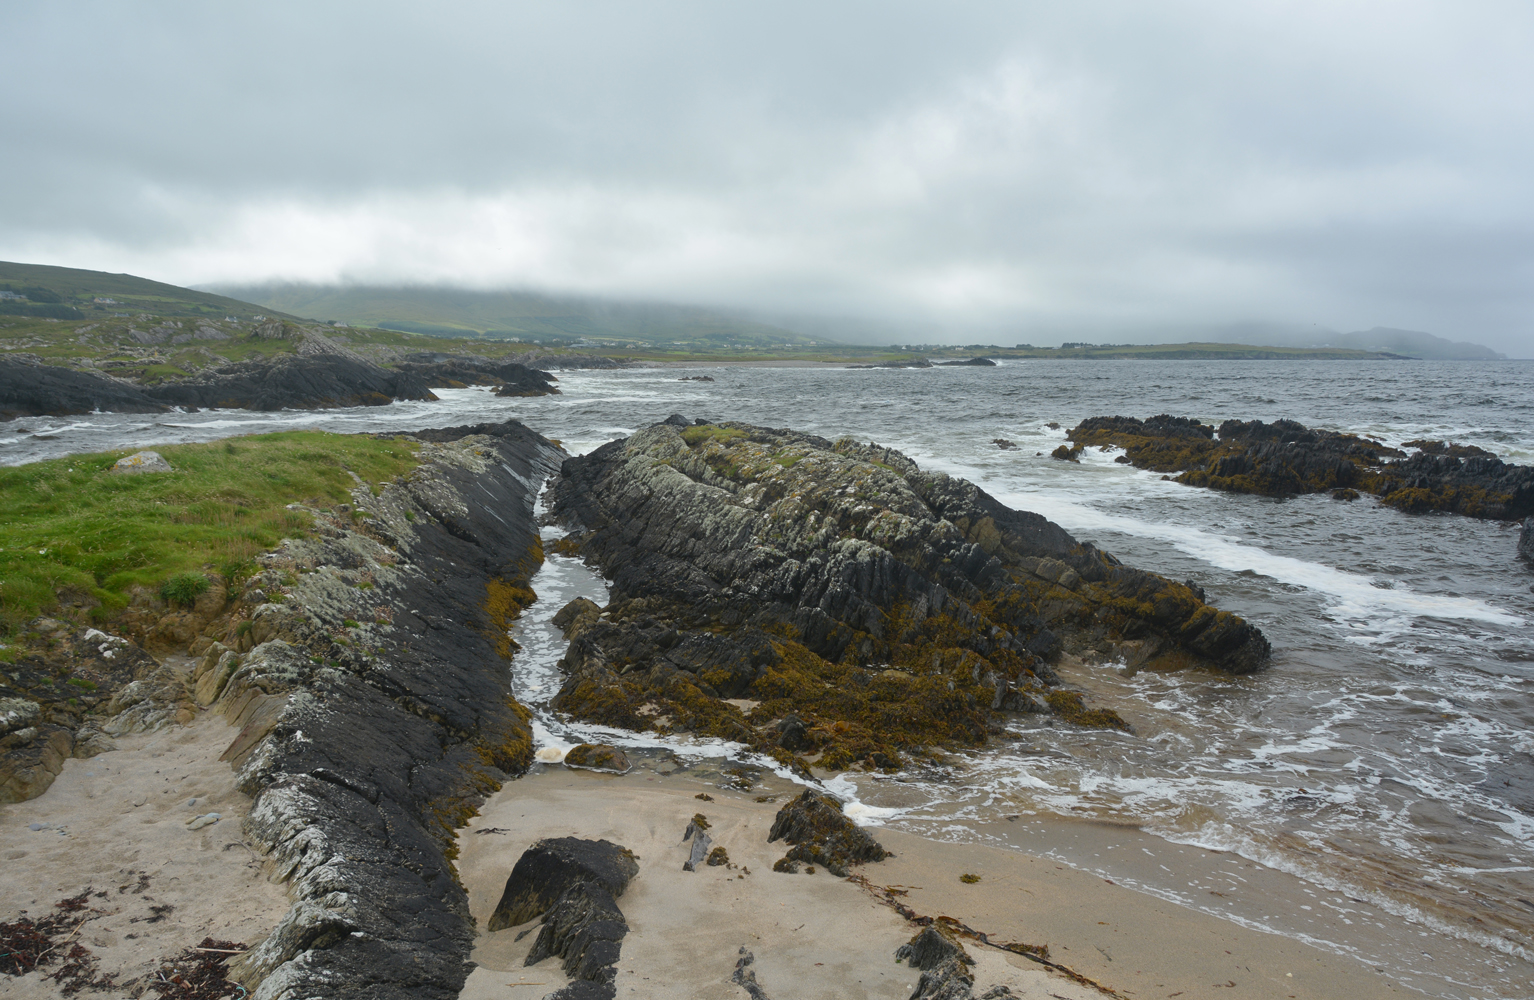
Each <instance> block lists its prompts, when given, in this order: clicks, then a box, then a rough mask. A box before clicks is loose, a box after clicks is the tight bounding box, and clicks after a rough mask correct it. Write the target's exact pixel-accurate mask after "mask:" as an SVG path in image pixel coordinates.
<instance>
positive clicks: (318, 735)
mask: <svg viewBox="0 0 1534 1000" xmlns="http://www.w3.org/2000/svg"><path fill="white" fill-rule="evenodd" d="M422 438H423V441H424V445H423V447H422V448H421V450H420V458H421V464H420V465H419V466H418V467H417V468H416V469H414V470H413V471H412V472H411V473H410V474H409V475H408V476H406V477H404V478H403V479H401V480H399V481H396V482H393V483H389V484H386V485H385V486H384V487H383V488H382V490H381V492H380V493H379V494H378V495H377V496H374V495H373V494H372V493H371V492H370V491H369V489H368V488H367V487H365V486H359V488H358V489H357V490H356V491H355V492H354V494H353V496H354V498H355V507H354V509H353V510H352V511H349V512H347V513H346V514H345V515H337V516H333V517H332V516H330V515H326V514H325V513H324V512H321V511H312V512H311V513H312V514H313V515H314V517H315V522H316V527H315V531H314V533H313V534H312V535H311V536H310V537H307V538H304V539H290V540H288V541H287V542H284V543H283V545H282V546H281V547H280V548H279V549H278V550H276V551H275V552H273V553H270V554H268V555H267V556H264V557H261V559H260V560H259V561H260V563H261V565H262V570H261V571H260V572H259V573H258V574H257V575H256V577H254V578H253V579H252V580H250V581H249V582H248V584H247V588H248V592H249V593H250V594H252V595H254V594H256V593H260V594H263V595H265V597H266V598H267V601H266V603H263V604H260V605H259V606H257V607H256V608H255V610H254V611H253V612H249V613H248V614H247V615H246V616H244V617H242V619H241V621H239V622H238V623H231V624H230V627H229V628H228V630H227V631H226V632H224V633H222V634H221V635H219V636H217V637H216V641H217V642H218V643H221V644H222V645H223V646H224V647H225V649H224V650H222V651H220V650H219V649H217V647H216V646H215V645H213V644H212V643H211V642H210V643H209V644H207V645H205V646H203V647H202V649H201V650H199V652H201V654H202V656H203V661H202V665H200V666H201V668H202V669H203V670H204V674H203V676H204V677H207V676H209V675H210V672H215V671H216V672H221V673H223V674H225V675H226V676H223V677H222V678H221V679H220V680H219V681H218V683H217V684H215V685H210V688H211V687H214V686H216V687H217V694H216V695H215V696H214V701H213V703H212V706H213V709H214V710H216V711H219V712H221V713H222V714H224V715H225V716H226V717H227V718H228V719H229V720H230V721H231V722H232V723H233V724H234V725H235V727H236V728H237V729H238V735H237V736H236V737H235V739H234V740H233V742H232V743H231V744H230V746H229V748H228V750H226V751H225V754H224V758H225V759H226V760H228V761H229V762H230V763H231V765H233V766H234V767H236V768H237V771H238V774H239V787H240V789H241V791H243V792H245V793H246V794H247V795H250V796H251V797H252V798H253V800H254V801H253V803H252V807H251V812H250V817H249V820H248V823H247V829H248V832H249V834H250V835H251V836H252V837H253V838H254V839H255V840H256V841H257V842H258V843H259V845H260V846H261V847H262V848H263V849H264V851H266V852H267V855H268V858H269V861H270V863H271V864H272V865H273V866H274V871H275V877H276V878H278V879H281V880H283V881H286V882H287V883H288V885H289V892H290V894H291V896H292V898H293V900H294V903H293V906H292V908H291V909H290V910H289V912H288V913H287V915H286V916H284V917H283V919H282V920H281V921H280V922H279V924H278V926H277V927H276V928H275V929H274V930H273V931H272V933H271V934H270V935H268V937H267V938H266V939H265V940H263V941H261V942H260V943H258V944H256V945H255V946H254V947H253V948H251V950H250V951H249V952H247V953H246V954H244V955H241V956H240V957H239V958H238V959H237V960H236V961H234V962H232V963H231V966H230V977H231V979H233V980H235V981H237V982H239V983H241V984H242V985H243V986H244V988H245V989H247V990H248V991H250V995H251V996H253V997H257V998H262V1000H275V998H279V997H282V998H286V997H301V996H327V997H369V998H379V997H382V998H391V997H401V998H403V997H426V998H439V997H440V998H447V997H456V996H457V995H458V993H459V991H460V990H461V988H462V985H463V982H464V979H465V977H466V975H467V959H468V954H469V950H470V947H471V945H472V941H473V937H474V929H473V924H472V920H471V918H470V915H469V910H468V905H467V898H466V896H465V894H464V891H463V889H462V887H461V886H460V885H459V884H458V883H457V881H456V879H455V878H454V874H453V868H452V864H451V862H450V860H449V857H448V850H449V848H450V846H451V843H452V836H453V830H454V829H455V828H456V827H457V826H459V825H461V824H462V823H463V822H464V821H465V820H466V819H467V818H468V816H470V815H471V814H472V811H473V809H474V808H475V807H476V805H477V804H478V803H479V802H480V801H482V799H483V797H484V796H485V795H486V794H488V793H489V792H491V791H493V790H494V789H496V788H498V787H499V785H500V783H501V782H502V781H504V780H505V779H506V778H507V777H508V776H510V775H514V774H518V773H520V772H521V771H522V770H525V768H526V767H527V765H528V764H529V763H530V762H531V759H532V742H531V732H530V730H529V728H528V725H527V721H526V720H527V713H526V710H525V709H523V708H522V707H521V706H520V705H518V704H517V703H516V702H515V700H514V699H513V698H512V696H511V692H510V686H509V677H508V670H507V668H506V657H507V656H508V655H510V651H511V650H510V647H509V645H508V644H507V643H506V642H505V639H504V635H505V628H506V625H507V623H508V622H509V620H510V618H511V617H513V616H514V615H515V613H516V612H517V611H518V610H519V608H520V604H521V603H525V602H526V601H527V600H530V599H531V596H530V592H529V591H527V590H526V586H525V581H526V580H527V579H528V577H529V576H530V575H531V573H532V572H533V571H534V570H535V569H536V567H537V565H538V563H539V561H540V559H541V549H540V548H539V546H538V541H537V534H536V529H535V527H534V524H533V517H532V508H533V500H534V497H533V484H536V483H537V482H539V481H540V480H541V479H542V477H543V476H544V475H546V474H547V473H548V472H550V471H551V470H552V468H553V466H554V463H555V462H556V461H557V459H558V457H559V455H560V453H559V452H558V451H557V449H555V448H554V446H552V445H551V444H550V443H549V442H548V441H546V440H545V439H543V438H541V437H539V436H538V435H536V434H534V433H533V432H531V431H529V430H527V429H526V428H525V427H522V426H521V425H520V424H516V423H505V424H494V425H481V426H477V427H463V428H451V429H447V430H442V431H436V432H432V433H430V434H426V435H423V436H422ZM230 652H233V653H235V654H236V655H237V659H230V658H228V657H227V654H228V653H230ZM210 660H211V663H210V662H209V661H210ZM213 675H214V676H217V674H213ZM199 690H202V688H201V685H200V683H199ZM204 694H206V692H204Z"/></svg>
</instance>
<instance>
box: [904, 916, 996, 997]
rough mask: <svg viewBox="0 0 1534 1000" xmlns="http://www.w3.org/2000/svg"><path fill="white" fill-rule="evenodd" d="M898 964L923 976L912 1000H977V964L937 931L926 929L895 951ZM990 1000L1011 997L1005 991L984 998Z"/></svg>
mask: <svg viewBox="0 0 1534 1000" xmlns="http://www.w3.org/2000/svg"><path fill="white" fill-rule="evenodd" d="M895 961H897V962H905V963H906V965H908V966H909V967H910V968H912V969H916V970H917V971H919V972H920V973H921V976H920V977H919V978H918V979H917V982H916V989H915V990H913V991H912V992H911V1000H974V987H975V977H974V974H973V973H971V972H970V971H969V967H970V966H971V965H973V964H974V959H972V958H970V957H969V955H968V953H966V952H965V950H964V948H963V946H962V945H960V944H959V943H958V942H957V941H955V940H953V939H951V938H949V937H948V936H947V935H945V934H943V933H942V932H941V931H939V930H938V929H937V928H936V927H927V928H926V929H924V930H922V931H921V932H920V933H918V934H917V935H916V936H915V937H913V938H912V939H911V940H910V941H908V942H906V943H905V944H903V945H901V946H900V947H899V948H897V949H896V950H895ZM985 996H986V997H987V998H992V1000H994V998H999V997H1007V996H1012V991H1011V990H1009V989H1007V988H1006V987H1004V986H1003V987H999V988H998V989H997V990H992V991H989V992H987V993H986V994H985Z"/></svg>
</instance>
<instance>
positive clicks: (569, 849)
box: [487, 837, 639, 931]
mask: <svg viewBox="0 0 1534 1000" xmlns="http://www.w3.org/2000/svg"><path fill="white" fill-rule="evenodd" d="M637 874H639V865H638V864H637V863H636V862H635V861H634V856H633V852H632V851H630V850H628V848H626V847H620V846H619V845H617V844H614V843H612V842H611V841H607V840H582V839H581V838H579V837H553V838H549V839H547V840H540V841H538V842H537V843H536V844H534V845H533V846H532V847H529V848H528V849H527V850H526V851H524V852H523V853H522V856H521V857H520V858H518V859H517V863H516V865H514V866H513V867H512V869H511V874H510V875H509V876H508V877H507V879H506V888H505V890H504V891H503V892H502V893H501V901H500V902H499V903H497V904H496V907H495V912H494V913H492V914H491V915H490V922H489V924H488V925H487V926H488V929H489V930H492V931H498V930H501V929H502V928H505V927H515V926H516V925H518V924H524V923H527V921H529V920H531V919H533V918H534V917H536V916H539V915H540V914H542V913H544V912H546V911H547V910H548V909H549V907H551V906H553V905H554V903H555V901H556V900H558V899H559V897H560V896H562V895H563V894H564V892H565V890H567V889H569V888H570V887H571V886H573V885H576V884H578V883H581V882H591V883H593V884H595V885H598V886H600V887H601V888H602V889H603V890H605V891H606V892H607V893H608V894H609V895H611V896H613V897H617V896H621V895H623V890H624V889H626V888H628V884H629V881H630V880H632V879H633V877H634V876H635V875H637Z"/></svg>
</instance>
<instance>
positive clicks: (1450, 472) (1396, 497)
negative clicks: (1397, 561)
mask: <svg viewBox="0 0 1534 1000" xmlns="http://www.w3.org/2000/svg"><path fill="white" fill-rule="evenodd" d="M1068 436H1069V437H1070V439H1071V440H1072V441H1073V442H1074V443H1075V445H1074V448H1073V449H1070V450H1069V451H1070V454H1069V455H1067V454H1063V452H1065V451H1066V449H1065V448H1064V446H1063V445H1062V446H1061V449H1059V450H1057V453H1056V456H1055V457H1057V458H1061V457H1074V454H1075V453H1076V452H1077V451H1079V450H1080V449H1081V448H1084V447H1119V448H1123V449H1125V453H1124V454H1123V455H1121V456H1120V457H1119V459H1117V460H1118V461H1123V462H1126V463H1128V464H1132V465H1134V466H1135V467H1136V468H1141V469H1149V470H1151V471H1154V472H1165V473H1180V475H1178V476H1177V481H1178V482H1181V483H1188V484H1189V485H1193V486H1205V487H1208V488H1210V489H1217V490H1226V491H1228V492H1232V493H1255V494H1260V495H1262V496H1294V495H1297V494H1303V493H1322V492H1331V493H1332V494H1333V495H1334V496H1337V497H1338V498H1339V499H1348V498H1349V497H1348V494H1349V493H1350V492H1357V491H1362V492H1366V493H1372V494H1374V495H1376V496H1378V497H1379V498H1380V500H1381V501H1382V502H1383V503H1386V504H1388V505H1390V506H1392V507H1396V508H1398V509H1400V510H1405V511H1414V512H1423V511H1434V510H1441V511H1450V512H1453V513H1457V514H1465V515H1468V516H1470V517H1482V518H1497V519H1514V518H1521V517H1526V516H1528V515H1529V514H1530V513H1534V467H1530V466H1520V465H1508V464H1505V463H1504V462H1502V461H1501V460H1500V459H1498V458H1497V457H1496V456H1495V455H1493V454H1492V453H1491V452H1489V451H1486V450H1485V449H1483V448H1477V447H1475V446H1474V445H1461V444H1451V443H1448V442H1443V441H1409V442H1407V444H1406V447H1410V448H1416V449H1418V450H1417V451H1416V452H1415V453H1414V454H1411V455H1410V456H1408V455H1407V453H1406V452H1403V451H1401V450H1399V449H1396V448H1391V447H1389V446H1387V445H1385V444H1382V443H1381V442H1379V441H1375V440H1372V439H1370V438H1366V437H1360V436H1359V435H1356V434H1341V433H1337V432H1334V431H1325V430H1314V429H1311V428H1308V427H1305V426H1304V425H1303V424H1299V423H1296V422H1294V421H1293V420H1276V421H1274V422H1273V423H1271V424H1269V423H1264V422H1263V421H1261V420H1250V421H1241V420H1227V421H1225V422H1224V423H1222V424H1221V425H1220V426H1219V429H1218V431H1216V429H1215V428H1214V427H1212V426H1209V425H1208V424H1202V423H1199V422H1198V421H1196V420H1191V419H1189V418H1186V417H1173V416H1168V415H1165V414H1162V415H1160V416H1155V417H1151V418H1150V419H1148V420H1137V419H1135V418H1134V417H1092V418H1089V419H1087V420H1083V421H1082V422H1081V423H1080V424H1078V425H1077V426H1076V427H1075V428H1074V429H1073V430H1071V431H1070V433H1069V435H1068Z"/></svg>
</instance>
